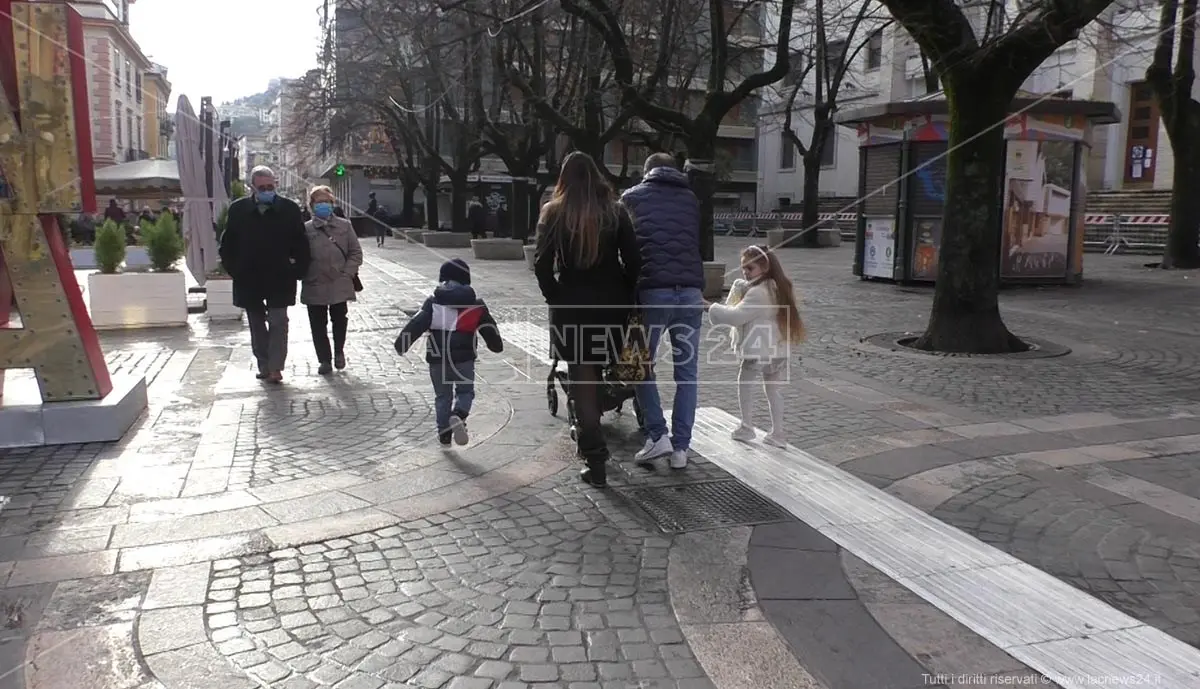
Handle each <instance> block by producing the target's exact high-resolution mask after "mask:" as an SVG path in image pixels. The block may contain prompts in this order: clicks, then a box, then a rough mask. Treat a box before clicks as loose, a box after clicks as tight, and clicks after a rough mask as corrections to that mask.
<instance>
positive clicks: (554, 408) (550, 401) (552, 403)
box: [546, 385, 558, 416]
mask: <svg viewBox="0 0 1200 689" xmlns="http://www.w3.org/2000/svg"><path fill="white" fill-rule="evenodd" d="M546 406H547V407H549V408H550V416H558V391H557V390H555V389H554V386H553V385H549V386H547V387H546Z"/></svg>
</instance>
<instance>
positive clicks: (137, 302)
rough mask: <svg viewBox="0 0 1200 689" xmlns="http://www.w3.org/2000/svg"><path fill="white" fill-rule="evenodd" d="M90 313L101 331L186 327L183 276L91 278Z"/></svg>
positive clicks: (93, 321) (178, 274)
mask: <svg viewBox="0 0 1200 689" xmlns="http://www.w3.org/2000/svg"><path fill="white" fill-rule="evenodd" d="M87 296H88V310H89V311H91V314H92V325H94V326H95V327H96V328H97V329H101V330H116V329H120V328H160V327H168V326H182V325H187V313H188V311H187V281H186V279H185V278H184V275H183V273H182V272H175V273H117V274H116V275H105V274H103V273H91V274H90V275H88V287H87Z"/></svg>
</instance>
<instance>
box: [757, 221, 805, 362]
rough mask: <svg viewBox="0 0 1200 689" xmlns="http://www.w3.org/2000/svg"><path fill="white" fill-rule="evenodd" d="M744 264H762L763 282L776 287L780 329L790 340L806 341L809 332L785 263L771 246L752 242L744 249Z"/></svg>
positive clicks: (777, 318)
mask: <svg viewBox="0 0 1200 689" xmlns="http://www.w3.org/2000/svg"><path fill="white" fill-rule="evenodd" d="M742 265H744V266H745V265H758V266H762V267H763V268H764V269H765V270H764V271H763V277H762V278H761V280H762V281H763V282H770V283H772V285H773V286H774V288H775V305H776V306H778V307H779V311H778V313H776V314H775V319H776V323H778V324H779V330H780V332H782V333H783V336H784V337H785V338H786V339H787V341H788V342H791V343H793V344H798V343H800V342H803V341H804V338H805V336H806V335H807V333H806V332H805V330H804V321H803V320H801V318H800V308H799V306H798V305H797V301H796V290H795V287H794V286H793V285H792V281H791V280H789V279H788V276H787V275H785V274H784V272H783V265H781V264H780V263H779V258H778V257H776V256H775V252H773V251H771V249H770V248H769V247H765V246H759V245H758V244H751V245H750V246H748V247H746V248H745V249H742Z"/></svg>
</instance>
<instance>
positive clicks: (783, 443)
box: [763, 433, 788, 450]
mask: <svg viewBox="0 0 1200 689" xmlns="http://www.w3.org/2000/svg"><path fill="white" fill-rule="evenodd" d="M763 442H764V443H766V444H768V445H770V446H771V447H778V448H781V449H785V450H786V449H787V446H788V441H787V438H784V437H783V436H780V435H775V434H774V433H768V434H766V435H764V436H763Z"/></svg>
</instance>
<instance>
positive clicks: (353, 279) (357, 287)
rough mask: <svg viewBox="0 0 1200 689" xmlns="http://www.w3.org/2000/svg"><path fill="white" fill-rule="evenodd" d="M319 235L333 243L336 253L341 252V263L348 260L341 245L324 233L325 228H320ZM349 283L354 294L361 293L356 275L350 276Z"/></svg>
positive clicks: (361, 286)
mask: <svg viewBox="0 0 1200 689" xmlns="http://www.w3.org/2000/svg"><path fill="white" fill-rule="evenodd" d="M321 234H323V235H325V237H326V238H327V239H329V241H331V242H333V245H334V246H335V247H337V250H338V251H340V252H342V260H343V261H348V260H350V256H349V255H347V254H346V250H345V249H343V248H342V245H341V244H338V243H337V241H336V240H335V239H334V238H333V237H330V236H329V233H328V232H326V231H325V228H324V227H322V228H321ZM351 282H352V283H353V284H354V291H355V292H361V291H363V284H362V280H359V279H358V273H355V274H354V275H352V276H351Z"/></svg>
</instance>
